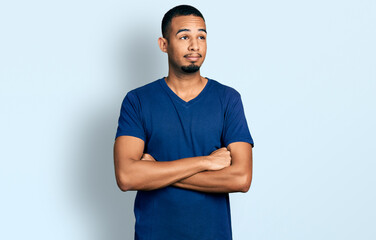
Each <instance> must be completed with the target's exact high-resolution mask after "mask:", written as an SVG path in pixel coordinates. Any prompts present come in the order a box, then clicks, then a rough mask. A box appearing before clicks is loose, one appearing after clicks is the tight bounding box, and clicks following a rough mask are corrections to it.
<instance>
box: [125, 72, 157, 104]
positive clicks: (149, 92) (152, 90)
mask: <svg viewBox="0 0 376 240" xmlns="http://www.w3.org/2000/svg"><path fill="white" fill-rule="evenodd" d="M160 80H161V78H160V79H157V80H154V81H152V82H150V83H147V84H145V85H142V86H140V87H137V88H134V89H132V90H130V91H128V92H127V93H126V95H125V98H128V99H129V100H130V101H132V102H141V101H147V99H148V98H150V97H152V96H153V95H155V94H156V93H157V92H160V90H161V86H160V83H159V82H160Z"/></svg>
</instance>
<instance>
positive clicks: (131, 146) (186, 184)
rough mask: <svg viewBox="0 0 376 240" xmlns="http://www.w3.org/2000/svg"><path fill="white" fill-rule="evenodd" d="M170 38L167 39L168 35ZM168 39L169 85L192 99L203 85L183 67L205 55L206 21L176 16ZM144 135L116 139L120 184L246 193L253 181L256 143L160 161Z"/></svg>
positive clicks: (136, 187)
mask: <svg viewBox="0 0 376 240" xmlns="http://www.w3.org/2000/svg"><path fill="white" fill-rule="evenodd" d="M167 38H168V39H167ZM167 38H163V37H160V38H159V39H158V44H159V47H160V49H161V50H162V51H163V52H165V53H167V54H168V64H169V72H168V77H167V78H165V81H166V83H167V84H168V86H169V87H170V88H171V90H173V91H174V92H175V93H176V94H177V95H178V96H179V97H180V98H181V99H183V100H184V101H186V102H188V101H189V100H191V99H193V98H195V97H196V96H197V95H198V94H199V93H200V92H201V91H202V89H203V88H204V87H205V85H206V83H207V81H208V80H207V79H206V78H204V77H202V76H201V75H200V71H199V70H198V71H196V72H193V73H187V72H185V71H184V70H183V69H182V67H188V66H196V67H197V66H198V67H200V66H201V65H202V63H203V62H204V59H205V56H206V49H207V45H206V26H205V22H204V20H203V19H202V18H200V17H196V16H178V17H174V18H173V19H172V22H171V26H170V28H169V30H168V34H167ZM144 146H145V143H144V141H143V140H141V139H140V138H136V137H132V136H120V137H118V138H117V139H116V141H115V146H114V160H115V174H116V179H117V183H118V185H119V188H120V189H121V190H123V191H128V190H153V189H158V188H162V187H166V186H169V185H172V186H175V187H180V188H186V189H191V190H196V191H202V192H212V193H223V192H247V191H248V189H249V187H250V185H251V181H252V146H251V145H250V144H249V143H246V142H233V143H230V144H229V145H228V146H227V148H225V147H223V148H220V149H217V150H215V151H213V152H212V153H211V154H210V155H208V156H200V157H191V158H183V159H177V160H174V161H170V162H164V161H160V162H159V161H156V160H155V159H154V158H153V156H151V155H150V154H147V153H143V151H144Z"/></svg>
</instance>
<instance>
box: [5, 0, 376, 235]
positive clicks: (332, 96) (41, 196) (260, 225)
mask: <svg viewBox="0 0 376 240" xmlns="http://www.w3.org/2000/svg"><path fill="white" fill-rule="evenodd" d="M182 3H187V4H191V5H193V6H195V7H197V8H198V9H199V10H200V11H201V12H202V13H203V14H204V16H205V18H206V23H207V31H208V38H207V41H208V52H207V58H206V60H205V63H204V65H203V67H202V75H203V76H207V77H210V78H213V79H215V80H217V81H219V82H221V83H223V84H225V85H229V86H232V87H233V88H235V89H236V90H238V91H239V92H240V94H241V97H242V100H243V105H244V110H245V113H246V117H247V120H248V124H249V127H250V130H251V134H252V136H253V138H254V140H255V148H254V149H253V150H254V176H253V182H252V186H251V189H250V191H249V192H247V193H234V194H230V198H231V212H232V226H233V235H234V239H236V240H249V239H256V240H264V239H265V240H269V239H273V240H274V239H276V240H281V239H288V240H294V239H297V240H298V239H299V240H300V239H306V240H309V239H312V240H313V239H315V240H316V239H342V240H344V239H349V240H350V239H362V240H365V239H376V230H375V229H376V228H374V226H375V217H376V216H375V214H376V208H375V202H376V197H375V184H376V177H375V174H374V172H375V168H376V164H375V160H376V154H375V150H374V149H375V143H376V142H375V134H376V128H375V122H376V114H375V102H376V97H375V93H376V70H375V69H376V47H375V43H376V32H375V29H376V2H375V1H373V0H357V1H356V0H341V1H340V0H325V1H324V0H316V1H298V0H287V1H277V0H269V1H185V2H183V1H120V0H117V1H116V0H107V1H88V0H75V1H73V0H65V1H47V0H45V1H42V0H35V1H25V0H23V1H22V0H19V1H17V0H15V1H2V2H1V3H0V109H1V118H0V148H1V150H0V160H1V167H0V189H1V190H0V191H1V198H0V226H1V230H0V239H64V240H65V239H69V240H102V239H105V240H113V239H132V238H133V234H134V232H133V231H134V230H133V228H134V216H133V202H134V197H135V192H133V191H132V192H126V193H124V192H121V191H120V190H119V189H118V188H117V185H116V181H115V177H114V167H113V143H114V137H115V132H116V127H117V120H118V117H119V113H120V105H121V101H122V100H123V98H124V96H125V94H126V93H127V92H128V91H130V90H132V89H134V88H136V87H139V86H142V85H145V84H147V83H149V82H151V81H154V80H156V79H158V78H160V77H163V76H166V74H167V57H166V55H165V54H164V53H162V52H161V51H160V50H159V48H158V45H157V39H158V37H159V36H160V35H161V33H160V23H161V19H162V17H163V15H164V13H165V12H166V11H167V10H169V9H170V8H172V7H174V6H175V5H178V4H182Z"/></svg>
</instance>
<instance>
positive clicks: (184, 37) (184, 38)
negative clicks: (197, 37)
mask: <svg viewBox="0 0 376 240" xmlns="http://www.w3.org/2000/svg"><path fill="white" fill-rule="evenodd" d="M180 39H183V40H186V39H188V37H187V36H182V37H180Z"/></svg>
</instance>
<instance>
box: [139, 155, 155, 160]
mask: <svg viewBox="0 0 376 240" xmlns="http://www.w3.org/2000/svg"><path fill="white" fill-rule="evenodd" d="M140 160H144V161H156V160H155V159H154V158H153V156H152V155H150V154H148V153H144V154H142V157H141V159H140Z"/></svg>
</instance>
